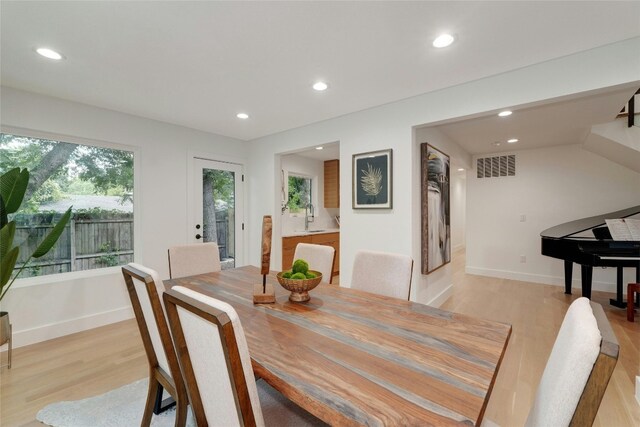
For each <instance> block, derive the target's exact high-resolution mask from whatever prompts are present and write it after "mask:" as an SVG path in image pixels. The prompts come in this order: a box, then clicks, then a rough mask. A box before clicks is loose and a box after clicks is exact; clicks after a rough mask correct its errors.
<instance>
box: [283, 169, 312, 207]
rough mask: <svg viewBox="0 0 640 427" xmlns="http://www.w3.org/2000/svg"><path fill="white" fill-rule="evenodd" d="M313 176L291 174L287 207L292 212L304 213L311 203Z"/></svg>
mask: <svg viewBox="0 0 640 427" xmlns="http://www.w3.org/2000/svg"><path fill="white" fill-rule="evenodd" d="M311 184H312V182H311V178H309V177H306V176H302V175H293V174H289V198H288V201H287V207H288V208H289V212H290V213H292V214H298V213H301V212H302V213H304V210H305V208H306V207H308V206H309V205H310V204H311V200H312V197H311V196H312V195H311V188H312V185H311Z"/></svg>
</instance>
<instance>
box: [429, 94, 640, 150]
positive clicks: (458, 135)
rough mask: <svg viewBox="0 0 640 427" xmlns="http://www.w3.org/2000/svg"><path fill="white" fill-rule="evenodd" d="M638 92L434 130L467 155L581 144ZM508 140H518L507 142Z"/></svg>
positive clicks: (516, 110)
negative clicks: (592, 127)
mask: <svg viewBox="0 0 640 427" xmlns="http://www.w3.org/2000/svg"><path fill="white" fill-rule="evenodd" d="M637 89H638V87H637V86H633V87H625V88H624V89H620V88H614V89H611V90H609V91H606V92H604V93H598V94H591V95H586V96H582V97H579V98H573V99H570V100H562V101H550V102H549V103H546V104H543V105H537V106H533V107H527V108H516V107H513V108H511V107H510V109H511V110H512V111H513V114H511V115H510V116H507V117H499V116H498V114H497V112H495V113H493V112H492V113H488V114H487V115H485V116H483V117H478V118H473V119H462V120H458V121H453V122H450V123H445V124H442V125H437V126H433V127H435V128H436V129H438V130H439V131H441V132H442V133H443V134H444V135H446V136H447V137H448V138H450V139H451V140H453V141H454V142H456V143H457V144H458V145H460V146H461V147H462V148H464V149H465V150H467V151H468V152H469V153H470V154H486V153H496V152H503V151H514V150H525V149H532V148H540V147H548V146H554V145H565V144H581V143H583V142H584V140H585V138H586V137H587V135H588V134H589V132H590V130H591V126H593V125H596V124H601V123H608V122H611V121H613V120H615V118H616V116H617V114H618V113H619V112H620V110H621V109H622V107H624V105H625V104H626V103H627V101H629V99H630V98H631V97H632V96H633V94H634V93H635V92H636V90H637ZM509 139H517V140H518V141H517V142H515V143H508V140H509ZM497 142H499V143H500V144H496V143H497Z"/></svg>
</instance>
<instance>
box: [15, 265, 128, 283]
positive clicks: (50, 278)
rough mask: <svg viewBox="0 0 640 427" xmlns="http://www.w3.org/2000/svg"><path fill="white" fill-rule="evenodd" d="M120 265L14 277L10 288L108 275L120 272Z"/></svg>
mask: <svg viewBox="0 0 640 427" xmlns="http://www.w3.org/2000/svg"><path fill="white" fill-rule="evenodd" d="M121 268H122V266H115V267H106V268H97V269H95V270H84V271H70V272H68V273H58V274H48V275H46V276H36V277H26V278H24V279H16V281H15V282H14V284H13V286H11V289H20V288H28V287H31V286H39V285H50V284H53V283H59V282H69V281H72V280H79V279H80V280H81V279H87V278H91V277H98V276H108V275H112V274H118V273H120V272H121Z"/></svg>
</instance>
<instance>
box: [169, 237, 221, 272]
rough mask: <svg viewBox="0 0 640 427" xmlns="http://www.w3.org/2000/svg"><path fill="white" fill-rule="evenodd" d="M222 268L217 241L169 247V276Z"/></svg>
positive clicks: (213, 270)
mask: <svg viewBox="0 0 640 427" xmlns="http://www.w3.org/2000/svg"><path fill="white" fill-rule="evenodd" d="M220 270H221V265H220V250H219V249H218V244H217V243H212V242H208V243H194V244H191V245H181V246H173V247H171V248H169V277H171V278H172V279H177V278H179V277H187V276H195V275H196V274H204V273H212V272H215V271H220Z"/></svg>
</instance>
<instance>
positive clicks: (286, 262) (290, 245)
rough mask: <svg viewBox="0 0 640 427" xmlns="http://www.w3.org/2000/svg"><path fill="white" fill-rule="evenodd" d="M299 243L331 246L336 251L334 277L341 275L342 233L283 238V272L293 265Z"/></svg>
mask: <svg viewBox="0 0 640 427" xmlns="http://www.w3.org/2000/svg"><path fill="white" fill-rule="evenodd" d="M298 243H312V244H315V245H325V246H331V247H332V248H333V249H335V251H336V256H335V259H334V261H333V275H334V276H337V275H338V274H339V273H340V233H338V232H332V233H314V234H305V235H303V236H289V237H283V238H282V270H283V271H284V270H288V269H290V268H291V264H293V255H294V253H295V251H296V246H297V245H298Z"/></svg>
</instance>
